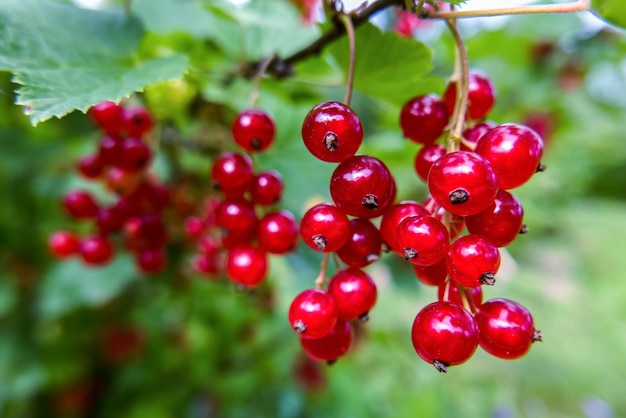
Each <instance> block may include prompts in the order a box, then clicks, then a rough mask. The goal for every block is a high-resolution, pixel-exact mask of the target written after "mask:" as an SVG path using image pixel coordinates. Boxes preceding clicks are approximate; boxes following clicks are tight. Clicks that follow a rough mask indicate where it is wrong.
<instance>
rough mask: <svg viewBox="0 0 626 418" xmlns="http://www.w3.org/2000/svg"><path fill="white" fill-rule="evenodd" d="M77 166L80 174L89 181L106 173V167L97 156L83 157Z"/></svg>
mask: <svg viewBox="0 0 626 418" xmlns="http://www.w3.org/2000/svg"><path fill="white" fill-rule="evenodd" d="M76 166H77V168H78V172H79V173H80V174H82V175H83V176H84V177H85V178H88V179H95V178H98V177H100V176H101V175H102V173H103V171H104V165H103V164H102V161H100V157H99V156H98V155H97V154H96V155H86V156H84V157H82V158H81V159H80V160H78V163H77V165H76Z"/></svg>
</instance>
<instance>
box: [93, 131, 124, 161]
mask: <svg viewBox="0 0 626 418" xmlns="http://www.w3.org/2000/svg"><path fill="white" fill-rule="evenodd" d="M97 155H98V160H99V161H100V163H101V164H102V165H103V166H110V165H117V164H118V163H119V161H120V160H121V158H122V139H121V138H119V137H116V136H112V135H105V136H103V137H102V138H100V143H99V145H98V154H97Z"/></svg>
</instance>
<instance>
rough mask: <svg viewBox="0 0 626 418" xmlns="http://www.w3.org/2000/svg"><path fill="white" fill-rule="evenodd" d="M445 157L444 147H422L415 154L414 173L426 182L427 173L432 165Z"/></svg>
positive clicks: (434, 145)
mask: <svg viewBox="0 0 626 418" xmlns="http://www.w3.org/2000/svg"><path fill="white" fill-rule="evenodd" d="M444 155H446V147H444V146H443V145H439V144H430V145H424V146H423V147H422V148H421V149H420V150H419V152H418V153H417V154H415V161H414V162H413V166H414V168H415V172H416V173H417V175H418V176H419V178H421V179H422V180H424V181H427V180H428V172H429V171H430V167H432V165H433V163H434V162H435V161H437V160H438V159H440V158H441V157H443V156H444Z"/></svg>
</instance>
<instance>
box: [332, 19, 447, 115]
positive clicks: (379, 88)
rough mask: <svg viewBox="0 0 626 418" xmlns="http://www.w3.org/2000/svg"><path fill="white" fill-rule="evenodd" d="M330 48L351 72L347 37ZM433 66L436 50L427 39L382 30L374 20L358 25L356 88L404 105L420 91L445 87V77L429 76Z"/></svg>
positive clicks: (333, 55)
mask: <svg viewBox="0 0 626 418" xmlns="http://www.w3.org/2000/svg"><path fill="white" fill-rule="evenodd" d="M328 50H329V53H330V54H331V57H332V59H334V60H335V61H336V62H337V64H338V66H339V67H340V68H341V69H342V71H343V73H344V74H347V71H348V66H349V54H348V41H347V39H345V38H344V39H342V40H341V41H339V42H337V43H335V44H333V45H331V46H330V47H329V48H328ZM431 70H432V52H431V51H430V49H429V48H428V47H427V46H426V45H424V44H423V43H421V42H419V41H417V40H415V39H406V38H403V37H401V36H399V35H398V34H396V33H395V32H391V31H388V32H382V31H381V30H380V29H379V28H377V27H376V26H374V25H372V24H370V23H367V24H366V25H364V26H363V27H360V28H358V29H357V31H356V64H355V72H354V88H355V89H356V90H359V91H361V92H363V93H366V94H368V95H370V96H373V97H376V98H378V99H381V100H385V101H387V102H389V103H392V104H394V105H398V106H400V105H402V104H403V103H404V102H405V101H406V100H408V99H410V98H411V97H413V96H415V95H417V94H421V93H426V92H432V91H437V90H440V89H441V87H442V84H443V81H441V80H438V79H436V78H432V77H427V74H428V73H429V72H430V71H431Z"/></svg>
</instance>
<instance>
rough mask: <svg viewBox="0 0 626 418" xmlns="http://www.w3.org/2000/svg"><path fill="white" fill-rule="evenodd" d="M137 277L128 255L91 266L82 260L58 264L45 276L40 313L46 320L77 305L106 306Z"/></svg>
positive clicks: (60, 314)
mask: <svg viewBox="0 0 626 418" xmlns="http://www.w3.org/2000/svg"><path fill="white" fill-rule="evenodd" d="M136 276H137V275H136V273H135V269H134V265H133V262H132V261H131V259H130V258H129V257H128V256H122V255H120V256H117V257H116V258H115V260H114V261H113V262H111V264H109V265H106V266H102V267H89V266H86V265H85V264H83V263H82V262H81V261H79V260H68V261H65V262H62V263H58V264H57V265H55V266H54V267H53V268H52V269H51V270H50V271H48V272H47V274H46V275H45V276H44V277H43V283H42V285H41V292H40V295H39V297H40V299H39V306H38V308H39V312H40V314H41V315H42V316H43V317H45V318H46V319H54V318H56V317H59V316H62V315H64V314H66V313H68V312H69V311H71V310H73V309H76V308H81V307H96V306H100V305H103V304H104V303H107V302H108V301H110V300H111V299H113V298H114V297H115V296H117V295H118V294H119V293H120V292H122V291H123V290H124V289H125V288H126V286H127V285H128V284H129V283H131V282H132V281H134V280H136Z"/></svg>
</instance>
